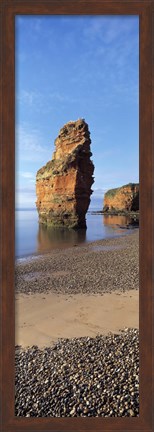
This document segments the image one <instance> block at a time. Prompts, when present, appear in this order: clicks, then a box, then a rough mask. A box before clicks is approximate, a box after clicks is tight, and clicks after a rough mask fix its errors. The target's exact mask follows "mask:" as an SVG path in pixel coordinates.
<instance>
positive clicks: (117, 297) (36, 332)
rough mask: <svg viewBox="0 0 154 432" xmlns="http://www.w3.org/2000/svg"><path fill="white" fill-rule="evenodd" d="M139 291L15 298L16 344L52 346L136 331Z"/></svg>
mask: <svg viewBox="0 0 154 432" xmlns="http://www.w3.org/2000/svg"><path fill="white" fill-rule="evenodd" d="M138 309H139V295H138V291H134V290H130V291H128V292H125V293H120V292H118V291H116V292H115V293H111V294H104V295H103V296H100V295H99V294H96V295H88V294H76V295H72V296H68V295H62V294H60V295H57V294H54V293H49V294H45V295H44V296H43V295H42V294H35V295H30V296H26V295H25V294H18V295H17V296H16V345H22V346H23V347H27V346H31V345H37V346H38V347H39V348H43V347H44V346H51V345H52V344H53V343H55V342H56V341H57V340H58V339H59V338H74V337H83V336H90V337H95V336H96V335H97V334H108V333H109V332H115V333H118V331H119V329H124V328H125V327H129V328H130V327H134V328H138V320H139V311H138Z"/></svg>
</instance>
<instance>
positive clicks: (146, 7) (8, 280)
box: [0, 0, 154, 432]
mask: <svg viewBox="0 0 154 432" xmlns="http://www.w3.org/2000/svg"><path fill="white" fill-rule="evenodd" d="M153 6H154V5H153V2H152V0H45V1H43V0H1V5H0V9H1V61H2V63H1V64H2V67H1V79H2V81H1V84H2V85H1V90H2V94H1V97H2V103H1V119H2V121H1V126H2V129H1V131H2V132H1V137H2V143H1V156H2V157H1V173H2V179H1V180H2V183H1V184H2V211H1V234H2V242H1V244H2V248H1V262H2V270H1V279H2V297H1V298H2V302H1V304H2V317H3V320H2V335H1V336H2V338H1V343H2V368H1V383H2V387H1V389H2V391H1V406H2V431H4V432H11V431H20V432H22V431H40V432H41V431H49V430H50V431H55V432H56V431H57V432H62V431H68V432H69V431H71V432H74V431H78V432H79V431H80V432H85V431H88V430H89V432H90V431H102V430H103V431H115V430H118V431H127V432H128V431H146V432H150V431H153V430H154V429H153V428H154V423H153V420H152V408H154V406H153V399H152V398H153V391H152V377H153V374H152V336H153V334H152V295H153V293H152V270H153V269H152V241H153V235H152V233H153V220H152V189H153V178H152V168H153V152H152V16H153V14H154V7H153ZM16 14H20V15H22V14H23V15H26V14H31V15H32V14H36V15H39V14H40V15H49V14H51V15H52V14H53V15H139V20H140V415H139V417H138V418H130V417H128V418H118V417H116V418H111V417H110V418H104V419H103V418H102V419H101V418H83V419H81V418H66V419H62V418H23V417H21V418H18V417H15V416H14V342H15V336H14V333H15V325H14V323H15V316H14V315H15V314H14V262H15V261H14V183H15V180H14V179H15V138H14V137H15V133H14V130H15V108H14V106H15V104H14V102H15V97H14V78H15V67H14V38H15V36H14V17H15V15H16ZM153 263H154V261H153ZM153 323H154V321H153Z"/></svg>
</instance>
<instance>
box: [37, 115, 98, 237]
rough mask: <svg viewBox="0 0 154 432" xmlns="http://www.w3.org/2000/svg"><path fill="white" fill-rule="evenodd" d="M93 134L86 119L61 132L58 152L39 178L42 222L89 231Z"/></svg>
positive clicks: (38, 195)
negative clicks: (87, 223) (87, 215)
mask: <svg viewBox="0 0 154 432" xmlns="http://www.w3.org/2000/svg"><path fill="white" fill-rule="evenodd" d="M90 144H91V139H90V132H89V129H88V125H87V123H86V122H85V120H83V119H79V120H77V121H70V122H68V123H67V124H65V125H64V127H63V128H62V129H60V132H59V135H58V137H57V138H56V140H55V152H54V153H53V157H52V160H51V161H49V162H47V164H46V165H45V166H43V167H42V168H41V169H39V171H38V172H37V175H36V195H37V201H36V206H37V210H38V213H39V222H40V223H44V224H47V225H52V226H55V227H68V228H74V229H77V228H86V219H85V216H86V213H87V210H88V207H89V204H90V195H91V193H92V190H91V186H92V184H93V182H94V180H93V172H94V165H93V163H92V161H91V160H90V157H91V155H92V153H91V151H90Z"/></svg>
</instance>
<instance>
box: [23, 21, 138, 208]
mask: <svg viewBox="0 0 154 432" xmlns="http://www.w3.org/2000/svg"><path fill="white" fill-rule="evenodd" d="M138 26H139V23H138V17H137V16H123V17H121V16H91V17H90V16H84V17H83V16H72V17H69V16H36V15H34V16H18V17H16V207H18V208H21V207H34V206H35V200H36V197H35V177H36V172H37V170H38V169H39V168H40V167H41V166H43V165H45V164H46V162H47V161H48V160H50V159H51V157H52V153H53V151H54V140H55V138H56V137H57V136H58V132H59V129H60V128H61V127H62V126H63V125H64V124H65V123H67V122H68V121H69V120H77V119H78V118H81V117H82V118H85V120H86V122H87V123H88V125H89V130H90V133H91V140H92V144H91V150H92V153H93V156H92V160H93V162H94V165H95V172H94V176H95V183H94V184H93V190H94V193H93V197H102V198H103V194H104V191H106V190H107V189H110V188H113V187H118V186H121V185H123V184H126V183H129V182H138V170H139V169H138V164H139V162H138V159H139V125H138V123H139V119H138V117H139V102H138V98H139V29H138Z"/></svg>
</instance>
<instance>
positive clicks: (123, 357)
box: [15, 329, 139, 417]
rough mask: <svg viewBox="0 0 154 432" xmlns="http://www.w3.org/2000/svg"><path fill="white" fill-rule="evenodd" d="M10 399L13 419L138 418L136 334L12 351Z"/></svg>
mask: <svg viewBox="0 0 154 432" xmlns="http://www.w3.org/2000/svg"><path fill="white" fill-rule="evenodd" d="M15 399H16V402H15V414H16V416H26V417H50V416H51V417H98V416H101V417H115V416H118V417H119V416H122V417H126V416H129V417H132V416H138V415H139V334H138V330H136V329H125V330H124V331H122V332H121V333H120V334H118V335H113V334H109V335H108V336H101V335H98V336H96V337H95V338H90V337H83V338H74V339H70V340H69V339H61V340H59V341H58V342H57V343H56V344H55V345H54V346H53V347H51V348H44V349H42V350H40V349H39V348H38V347H37V346H33V347H29V348H28V349H26V350H23V349H22V348H21V347H16V396H15Z"/></svg>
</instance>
